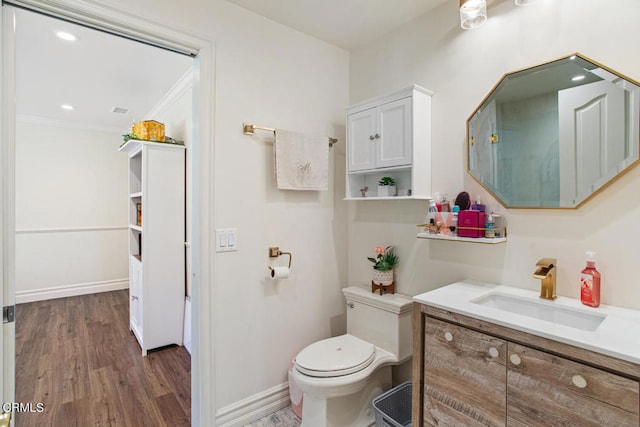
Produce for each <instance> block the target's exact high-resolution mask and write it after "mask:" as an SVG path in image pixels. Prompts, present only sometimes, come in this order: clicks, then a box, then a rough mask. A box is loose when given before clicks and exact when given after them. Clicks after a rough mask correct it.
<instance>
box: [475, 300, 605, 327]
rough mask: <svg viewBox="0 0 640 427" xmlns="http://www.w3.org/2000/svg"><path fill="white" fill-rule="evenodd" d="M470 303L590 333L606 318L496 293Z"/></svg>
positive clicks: (546, 302) (540, 301)
mask: <svg viewBox="0 0 640 427" xmlns="http://www.w3.org/2000/svg"><path fill="white" fill-rule="evenodd" d="M471 302H473V303H474V304H479V305H482V306H485V307H490V308H496V309H498V310H502V311H508V312H510V313H515V314H519V315H521V316H527V317H532V318H534V319H538V320H545V321H547V322H552V323H555V324H560V325H564V326H569V327H572V328H576V329H580V330H583V331H591V332H592V331H595V330H596V329H597V328H598V326H600V324H601V323H602V321H603V320H604V319H605V318H606V317H607V316H606V315H604V314H596V313H586V312H584V311H580V310H577V309H572V308H569V307H564V306H559V305H553V302H552V301H546V300H533V299H526V298H519V297H516V296H513V295H508V294H502V293H498V292H495V293H491V294H488V295H484V296H482V297H480V298H478V299H476V300H473V301H471Z"/></svg>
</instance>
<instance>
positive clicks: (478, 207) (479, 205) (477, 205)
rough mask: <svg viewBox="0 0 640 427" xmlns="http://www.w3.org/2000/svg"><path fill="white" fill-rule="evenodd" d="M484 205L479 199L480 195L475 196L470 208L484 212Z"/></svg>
mask: <svg viewBox="0 0 640 427" xmlns="http://www.w3.org/2000/svg"><path fill="white" fill-rule="evenodd" d="M486 208H487V207H486V206H485V205H483V204H482V201H481V200H480V196H476V202H475V203H474V204H472V205H471V210H474V211H480V212H484V211H485V210H486Z"/></svg>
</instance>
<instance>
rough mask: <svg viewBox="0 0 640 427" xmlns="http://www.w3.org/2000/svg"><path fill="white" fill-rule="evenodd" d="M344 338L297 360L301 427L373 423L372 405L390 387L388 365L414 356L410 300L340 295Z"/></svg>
mask: <svg viewBox="0 0 640 427" xmlns="http://www.w3.org/2000/svg"><path fill="white" fill-rule="evenodd" d="M342 292H343V293H344V296H345V298H346V301H347V333H346V334H345V335H341V336H338V337H334V338H328V339H325V340H322V341H318V342H315V343H313V344H311V345H309V346H307V347H305V348H304V349H303V350H302V351H301V352H300V353H298V355H297V356H296V366H295V369H294V372H293V378H294V380H295V382H296V384H297V385H298V387H299V388H300V389H301V390H302V392H303V393H304V399H303V406H302V427H346V426H349V427H360V426H371V425H373V424H375V413H374V409H373V407H372V405H371V402H372V400H373V399H374V398H375V397H377V396H379V395H380V394H382V393H383V392H385V391H387V390H388V389H390V388H391V365H397V364H400V363H403V362H405V361H407V360H409V359H410V358H411V356H412V352H413V335H412V334H413V332H412V325H411V321H412V315H411V314H412V312H413V304H412V300H411V297H408V296H405V295H399V294H394V295H391V294H385V295H379V294H377V293H372V292H371V290H370V289H367V288H362V287H350V288H344V289H343V290H342Z"/></svg>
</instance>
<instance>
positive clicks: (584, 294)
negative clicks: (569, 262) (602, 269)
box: [580, 252, 600, 307]
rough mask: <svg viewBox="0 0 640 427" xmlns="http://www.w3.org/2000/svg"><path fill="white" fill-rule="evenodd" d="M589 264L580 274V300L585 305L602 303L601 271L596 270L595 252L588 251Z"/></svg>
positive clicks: (593, 305) (594, 305) (595, 305)
mask: <svg viewBox="0 0 640 427" xmlns="http://www.w3.org/2000/svg"><path fill="white" fill-rule="evenodd" d="M586 254H587V266H586V267H585V268H584V270H582V272H581V274H580V301H582V303H583V304H584V305H588V306H591V307H598V306H599V305H600V273H599V272H598V270H596V262H595V260H594V257H595V255H596V253H595V252H587V253H586Z"/></svg>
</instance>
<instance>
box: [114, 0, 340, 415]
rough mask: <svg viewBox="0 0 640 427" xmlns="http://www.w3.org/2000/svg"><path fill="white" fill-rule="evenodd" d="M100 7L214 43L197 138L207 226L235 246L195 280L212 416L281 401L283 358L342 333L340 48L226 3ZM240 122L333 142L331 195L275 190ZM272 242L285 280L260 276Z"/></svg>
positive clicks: (267, 140) (197, 0)
mask: <svg viewBox="0 0 640 427" xmlns="http://www.w3.org/2000/svg"><path fill="white" fill-rule="evenodd" d="M109 3H110V5H111V6H114V7H117V8H118V9H120V10H123V11H125V12H128V13H131V14H133V15H135V16H144V17H145V18H146V19H149V20H152V21H156V22H158V25H161V26H162V25H166V26H169V27H172V28H176V29H178V30H181V31H184V32H187V33H190V34H196V35H198V36H200V37H202V38H205V39H208V40H212V41H214V42H215V52H216V58H215V64H216V70H215V73H216V74H215V113H214V117H215V119H214V120H215V123H214V125H215V129H214V132H215V140H214V141H203V142H202V143H203V144H214V147H215V148H214V156H215V160H214V161H215V171H214V192H213V198H214V206H213V210H214V221H215V224H214V227H216V228H230V227H235V228H237V229H238V251H237V252H230V253H219V254H214V257H215V259H214V260H213V261H214V265H215V271H214V272H213V281H212V283H207V284H204V286H212V287H213V289H214V302H213V313H212V317H213V322H214V326H215V337H214V340H215V342H214V352H215V393H216V399H215V407H216V412H217V414H218V417H217V419H218V421H217V422H218V423H223V422H226V421H230V422H232V421H233V420H234V419H236V418H237V416H238V415H241V414H242V413H246V412H248V411H250V410H251V408H253V406H252V402H258V406H260V404H263V403H268V401H269V400H278V399H280V398H282V399H283V400H282V401H281V402H283V403H286V399H287V395H286V380H287V375H286V374H287V368H288V366H289V363H290V362H291V358H292V357H294V356H295V354H296V353H297V352H298V351H299V350H300V349H301V348H303V347H304V346H306V345H307V344H309V343H311V342H313V341H316V340H318V339H320V338H326V337H328V336H330V335H332V334H336V333H340V332H342V331H343V330H344V328H345V322H344V318H343V316H344V313H345V305H344V300H343V297H342V293H341V290H340V289H341V287H343V286H345V285H346V272H347V242H346V239H345V236H346V235H347V222H346V218H347V212H346V209H347V207H346V203H344V202H342V197H343V193H344V109H345V108H346V106H347V104H348V95H349V87H348V80H349V75H348V66H349V65H348V61H349V55H348V53H347V52H346V51H344V50H342V49H339V48H336V47H333V46H330V45H328V44H326V43H323V42H320V41H318V40H316V39H313V38H311V37H309V36H306V35H303V34H301V33H298V32H296V31H294V30H292V29H289V28H286V27H283V26H282V25H279V24H276V23H274V22H272V21H269V20H266V19H264V18H262V17H259V16H257V15H255V14H253V13H250V12H247V11H246V10H244V9H241V8H239V7H237V6H235V5H233V4H230V3H229V2H227V1H225V0H216V1H210V0H192V1H190V2H189V4H188V6H185V3H184V2H175V1H171V0H137V1H135V2H131V1H128V0H110V1H109ZM243 122H253V123H255V124H258V125H263V126H269V127H275V128H282V129H289V130H293V131H299V132H308V133H322V134H326V135H328V136H335V137H337V138H339V140H340V142H339V143H338V144H337V145H336V146H334V148H333V149H332V151H331V155H330V162H331V164H330V168H331V169H330V170H331V171H332V172H331V178H330V190H329V191H324V192H319V193H314V192H284V191H277V190H276V189H275V182H274V178H273V158H272V154H273V147H272V145H271V135H269V133H264V132H256V135H255V136H246V135H244V134H243V133H242V123H243ZM200 232H202V233H213V230H200ZM273 245H277V246H280V248H281V249H282V250H284V251H291V252H292V253H293V268H292V273H291V277H290V278H289V279H287V280H284V281H281V282H279V283H276V282H271V281H268V280H267V272H268V269H267V266H268V265H269V262H270V260H269V257H268V247H269V246H273ZM207 261H208V260H203V262H207ZM278 262H280V263H284V262H286V258H285V259H281V260H279V261H278ZM211 404H212V403H211V402H202V405H211ZM267 409H268V408H267ZM254 415H255V414H254Z"/></svg>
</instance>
